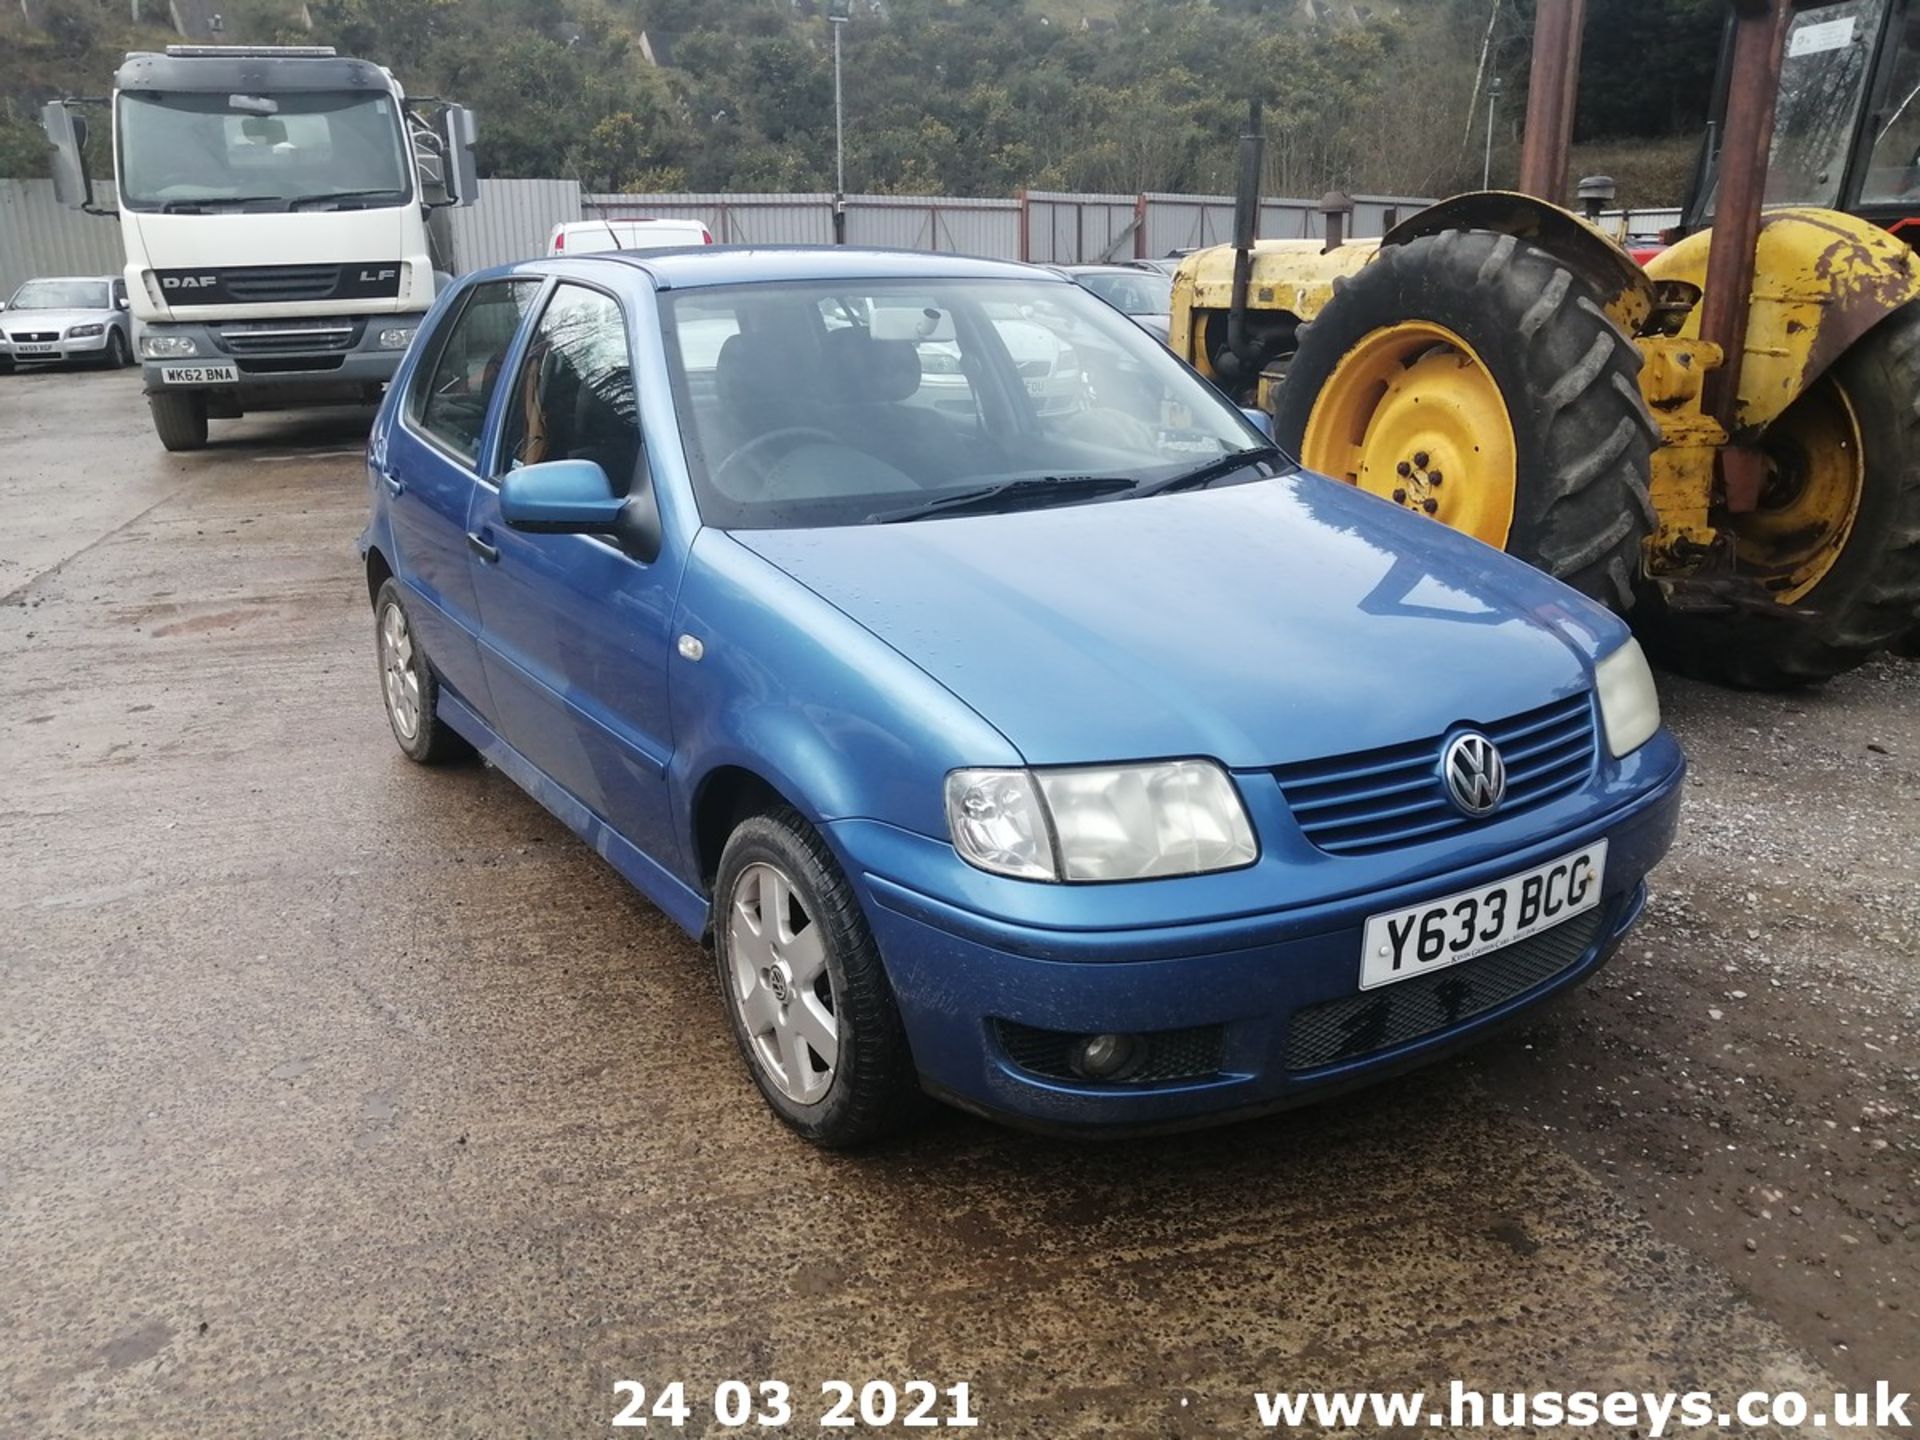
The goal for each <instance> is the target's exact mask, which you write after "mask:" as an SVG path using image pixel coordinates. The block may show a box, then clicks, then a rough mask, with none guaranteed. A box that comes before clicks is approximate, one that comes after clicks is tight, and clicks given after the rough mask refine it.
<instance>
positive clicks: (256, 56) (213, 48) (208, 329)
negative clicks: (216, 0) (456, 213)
mask: <svg viewBox="0 0 1920 1440" xmlns="http://www.w3.org/2000/svg"><path fill="white" fill-rule="evenodd" d="M101 103H102V102H100V101H88V100H56V101H53V102H52V103H50V104H49V105H48V106H47V107H46V109H45V111H44V112H43V116H42V119H43V123H44V125H45V128H46V131H47V138H48V139H49V140H50V141H51V142H52V144H53V147H54V182H55V189H56V191H57V193H58V194H59V196H60V199H61V200H62V202H63V203H65V204H67V205H70V206H73V207H74V208H77V209H85V210H89V211H92V212H93V213H96V214H111V213H113V212H111V211H105V210H100V209H98V208H97V207H96V206H95V205H94V201H93V185H92V181H91V179H90V178H89V172H88V170H87V167H86V165H85V163H84V160H83V154H84V150H85V146H86V137H87V120H86V113H87V110H88V108H89V107H94V106H98V105H99V104H101ZM105 103H108V104H110V105H111V107H112V127H113V130H112V133H113V174H114V180H115V182H116V187H117V190H118V213H119V217H120V232H121V236H122V238H123V240H124V242H125V245H126V278H127V294H128V296H129V297H130V299H131V301H132V307H133V313H134V315H135V316H136V317H137V318H139V319H140V320H141V321H143V322H144V325H143V327H142V334H141V338H140V346H139V348H140V361H141V366H142V370H143V373H144V376H145V380H146V392H147V403H148V405H149V406H150V407H151V408H152V411H153V428H154V429H155V430H156V431H157V432H158V433H159V436H160V442H161V444H163V445H165V446H166V447H167V449H169V450H196V449H198V448H200V447H201V446H202V445H205V444H206V443H207V421H208V418H209V417H212V418H215V419H231V418H236V417H238V416H240V415H242V414H244V413H246V412H247V411H249V410H266V409H285V408H289V407H293V406H301V405H310V404H328V403H337V402H342V401H346V402H353V401H361V400H370V399H375V398H377V397H378V396H379V394H380V392H381V387H382V386H384V385H385V383H386V382H387V381H388V380H389V379H390V378H391V377H392V375H393V373H394V370H395V368H396V367H397V366H398V365H399V363H400V358H401V356H402V355H404V354H405V353H406V348H407V345H408V344H409V343H410V342H411V341H412V339H413V333H414V330H415V328H416V327H417V326H418V325H419V323H420V321H421V319H422V317H423V316H424V315H425V314H426V311H427V307H428V306H429V305H431V304H432V303H433V297H434V293H435V291H436V290H437V289H438V287H439V285H440V283H441V282H442V280H443V279H444V278H445V272H446V271H448V270H450V269H451V268H452V267H451V261H450V258H449V257H446V256H445V255H444V254H443V255H442V257H441V263H440V264H439V265H436V264H435V260H434V251H435V247H434V245H433V244H432V243H431V240H430V231H431V230H433V229H436V228H438V229H439V230H441V231H442V232H443V233H444V230H445V226H444V224H443V225H441V226H439V227H434V226H431V225H430V223H429V222H430V220H431V219H432V218H433V216H434V212H435V211H436V210H437V209H440V208H442V207H447V206H454V205H471V204H472V203H473V201H474V198H475V195H476V193H477V190H478V182H477V180H476V178H475V168H474V154H473V139H474V127H473V116H472V113H471V112H470V111H468V110H466V109H465V108H463V107H462V106H459V105H450V104H445V103H443V102H439V101H409V100H408V99H407V97H406V95H405V93H404V92H403V91H402V89H401V87H400V83H399V82H398V81H397V80H396V79H394V77H393V75H392V74H391V73H390V72H389V71H387V70H386V69H385V68H383V67H382V66H379V65H375V64H372V63H371V62H369V61H366V60H353V59H348V58H347V57H345V56H341V55H336V54H335V53H334V52H333V50H331V49H330V48H327V47H322V46H274V47H265V46H261V47H254V46H230V45H174V46H169V47H168V48H167V51H166V53H165V54H157V53H146V52H141V53H137V54H131V55H128V56H127V58H126V61H125V63H124V64H122V65H121V67H120V69H119V71H118V72H117V73H116V74H115V76H114V82H113V95H112V98H111V100H110V101H108V102H105Z"/></svg>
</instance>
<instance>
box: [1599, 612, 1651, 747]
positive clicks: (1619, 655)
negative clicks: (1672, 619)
mask: <svg viewBox="0 0 1920 1440" xmlns="http://www.w3.org/2000/svg"><path fill="white" fill-rule="evenodd" d="M1593 688H1594V689H1595V690H1596V691H1597V692H1598V693H1599V696H1600V721H1601V723H1602V724H1603V725H1605V726H1606V730H1607V749H1608V751H1609V752H1610V753H1611V754H1612V755H1613V758H1614V759H1616V760H1618V759H1619V758H1620V757H1621V756H1623V755H1631V754H1632V753H1633V752H1634V751H1635V750H1638V749H1639V748H1640V747H1641V746H1642V745H1644V744H1646V743H1647V741H1649V740H1651V739H1652V738H1653V734H1654V732H1655V731H1656V730H1658V729H1659V728H1660V692H1659V691H1658V690H1656V689H1654V686H1653V671H1652V670H1651V669H1649V668H1648V666H1647V657H1646V655H1645V654H1644V653H1643V652H1642V651H1641V649H1640V642H1639V641H1638V640H1628V641H1627V643H1626V644H1624V645H1622V646H1621V647H1620V648H1619V649H1618V650H1616V651H1614V652H1613V653H1612V654H1611V655H1609V656H1607V657H1606V658H1605V659H1604V660H1602V661H1601V662H1600V663H1599V664H1598V665H1596V666H1594V667H1593Z"/></svg>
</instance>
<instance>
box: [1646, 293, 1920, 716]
mask: <svg viewBox="0 0 1920 1440" xmlns="http://www.w3.org/2000/svg"><path fill="white" fill-rule="evenodd" d="M1760 444H1761V447H1762V449H1764V450H1765V451H1766V453H1767V456H1768V460H1769V467H1768V477H1767V481H1766V485H1765V487H1764V488H1763V490H1762V492H1761V502H1760V507H1759V508H1758V509H1757V510H1755V511H1753V512H1752V513H1750V514H1745V515H1735V516H1728V517H1726V519H1725V521H1724V523H1725V524H1726V526H1727V528H1728V529H1730V530H1731V531H1732V532H1733V535H1734V539H1735V546H1736V552H1737V554H1738V558H1739V567H1740V571H1741V573H1742V574H1745V575H1751V576H1756V577H1758V578H1759V579H1760V580H1761V581H1762V582H1763V583H1765V584H1766V585H1767V586H1768V587H1769V588H1770V589H1772V591H1773V593H1774V597H1775V599H1776V600H1777V601H1778V602H1779V603H1780V604H1783V605H1786V606H1787V607H1789V608H1790V609H1792V610H1794V611H1797V612H1800V614H1799V615H1797V616H1779V615H1766V614H1755V613H1738V614H1733V615H1726V614H1697V613H1695V614H1688V613H1681V612H1675V611H1672V610H1668V609H1666V608H1664V607H1663V606H1661V605H1659V604H1658V603H1655V604H1651V605H1648V606H1646V607H1645V609H1646V611H1647V612H1648V613H1647V614H1646V615H1645V617H1644V621H1643V620H1642V617H1641V616H1638V615H1636V616H1635V619H1636V621H1637V622H1642V623H1641V624H1640V628H1641V629H1642V630H1643V632H1644V634H1645V638H1646V640H1647V648H1648V649H1649V650H1650V651H1651V652H1652V653H1653V655H1654V657H1655V658H1656V659H1658V660H1659V661H1661V663H1663V664H1665V665H1666V666H1668V667H1669V668H1670V669H1675V670H1679V671H1681V672H1683V673H1685V674H1689V675H1695V676H1698V677H1700V678H1701V679H1703V680H1713V681H1717V682H1718V683H1720V684H1723V685H1735V686H1740V687H1743V688H1746V689H1752V690H1784V689H1790V688H1792V687H1794V686H1798V685H1809V684H1815V683H1818V682H1819V681H1822V680H1827V679H1830V678H1832V677H1833V676H1835V675H1838V674H1841V673H1843V672H1845V671H1847V670H1851V669H1853V668H1854V667H1855V666H1857V665H1859V664H1861V663H1862V662H1863V661H1865V660H1867V659H1868V658H1870V657H1871V656H1873V655H1874V654H1876V653H1877V652H1879V651H1881V650H1884V649H1886V648H1888V647H1889V646H1892V645H1896V644H1898V643H1899V642H1900V641H1901V638H1902V636H1903V635H1906V634H1908V633H1909V632H1912V631H1913V627H1914V623H1915V620H1916V617H1920V304H1913V305H1908V306H1906V307H1905V308H1904V309H1901V310H1898V311H1896V312H1895V313H1894V314H1893V315H1891V316H1889V317H1888V318H1887V319H1886V320H1884V321H1882V322H1881V324H1880V325H1879V326H1878V327H1877V328H1875V329H1874V330H1872V331H1870V332H1869V333H1868V334H1867V335H1866V336H1865V337H1863V338H1862V339H1861V340H1859V341H1858V342H1856V343H1855V345H1854V347H1853V348H1852V349H1851V350H1849V351H1848V352H1847V353H1846V354H1845V355H1844V356H1842V357H1841V358H1840V360H1839V362H1838V363H1837V364H1836V365H1835V366H1834V367H1833V369H1832V370H1831V371H1829V372H1828V374H1827V375H1826V376H1825V377H1824V378H1823V379H1821V380H1820V381H1819V382H1818V383H1816V384H1815V385H1814V386H1813V388H1812V389H1810V390H1809V391H1808V392H1807V393H1806V394H1805V395H1803V396H1802V397H1801V398H1800V399H1799V400H1797V401H1795V402H1794V403H1793V405H1791V406H1790V407H1788V409H1787V411H1786V412H1785V413H1784V414H1783V415H1781V417H1780V418H1779V419H1778V420H1776V421H1774V423H1773V424H1772V425H1771V426H1769V427H1768V429H1767V431H1766V433H1765V434H1763V435H1762V437H1761V441H1760Z"/></svg>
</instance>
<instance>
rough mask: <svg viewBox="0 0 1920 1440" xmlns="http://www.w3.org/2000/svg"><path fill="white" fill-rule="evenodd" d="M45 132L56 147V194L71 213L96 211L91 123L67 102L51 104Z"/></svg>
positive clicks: (43, 113) (44, 116) (45, 113)
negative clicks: (90, 169) (90, 162)
mask: <svg viewBox="0 0 1920 1440" xmlns="http://www.w3.org/2000/svg"><path fill="white" fill-rule="evenodd" d="M40 125H41V128H42V129H44V130H45V131H46V132H47V141H48V143H49V144H51V145H52V146H53V193H54V197H55V198H56V199H58V200H59V202H60V203H61V204H62V205H64V206H66V207H67V208H68V209H69V210H90V209H92V208H93V177H92V176H91V175H89V174H87V159H86V148H87V122H86V120H85V118H84V117H82V116H79V115H76V114H75V113H74V112H73V107H72V106H71V105H69V104H68V103H67V102H66V101H65V100H49V101H48V102H47V104H46V107H45V108H44V109H42V110H41V112H40Z"/></svg>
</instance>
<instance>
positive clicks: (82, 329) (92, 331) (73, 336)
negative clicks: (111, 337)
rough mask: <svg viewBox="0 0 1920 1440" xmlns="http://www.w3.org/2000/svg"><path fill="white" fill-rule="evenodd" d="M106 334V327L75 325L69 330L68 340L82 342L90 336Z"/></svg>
mask: <svg viewBox="0 0 1920 1440" xmlns="http://www.w3.org/2000/svg"><path fill="white" fill-rule="evenodd" d="M106 332H107V327H106V326H104V325H75V326H72V327H71V328H70V329H68V331H67V338H68V339H69V340H82V339H85V338H86V337H87V336H89V335H104V334H106Z"/></svg>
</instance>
